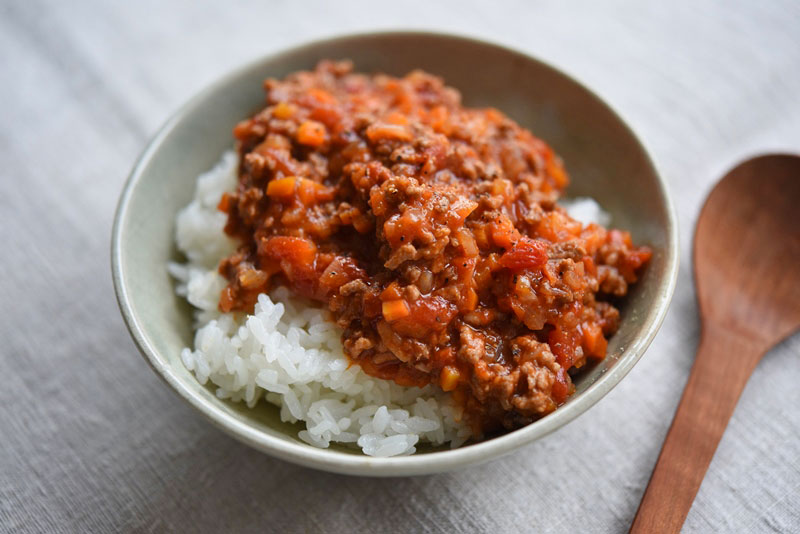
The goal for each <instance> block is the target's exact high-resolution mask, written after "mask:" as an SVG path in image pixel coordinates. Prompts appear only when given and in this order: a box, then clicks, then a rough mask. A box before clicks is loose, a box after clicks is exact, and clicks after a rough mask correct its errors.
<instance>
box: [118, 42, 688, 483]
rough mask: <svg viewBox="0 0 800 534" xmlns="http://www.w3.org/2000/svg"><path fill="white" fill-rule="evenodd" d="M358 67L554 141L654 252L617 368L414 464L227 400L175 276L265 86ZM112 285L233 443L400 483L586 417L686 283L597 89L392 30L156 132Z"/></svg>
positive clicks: (308, 53) (282, 56) (228, 94)
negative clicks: (202, 360)
mask: <svg viewBox="0 0 800 534" xmlns="http://www.w3.org/2000/svg"><path fill="white" fill-rule="evenodd" d="M343 58H349V59H351V60H353V61H354V63H355V69H356V70H357V71H361V72H367V73H371V72H386V73H389V74H394V75H403V74H405V73H407V72H409V71H411V70H413V69H417V68H419V69H424V70H426V71H428V72H431V73H433V74H436V75H439V76H441V77H443V78H444V79H445V81H446V83H447V84H448V85H451V86H453V87H456V88H458V89H459V90H460V91H461V93H462V95H463V102H464V104H465V105H467V106H492V107H495V108H498V109H500V110H502V111H503V112H505V113H506V114H508V115H509V116H510V117H511V118H513V119H514V120H516V121H517V122H519V123H520V124H521V125H523V126H525V127H527V128H529V129H531V130H532V131H533V133H534V134H535V135H537V136H539V137H541V138H542V139H544V140H545V141H546V142H548V143H549V144H550V145H551V146H552V147H553V148H554V149H555V151H556V152H557V153H558V154H559V155H560V156H561V157H562V158H563V160H564V162H565V165H566V168H567V171H568V172H569V174H570V176H571V179H572V185H571V186H570V188H569V190H568V193H569V195H570V196H592V197H594V198H595V199H596V200H597V201H599V202H600V204H601V205H602V206H603V207H604V208H605V209H606V210H607V211H609V212H610V213H611V214H612V217H613V221H612V225H613V226H615V227H618V228H622V229H627V230H629V231H630V232H631V233H632V235H633V239H634V241H635V242H636V243H641V244H647V245H649V246H650V247H651V248H652V249H653V251H654V255H653V258H652V261H651V263H650V265H649V266H648V268H647V269H646V272H645V273H644V276H643V277H642V279H641V280H640V282H639V283H638V284H636V285H635V286H634V288H633V290H632V291H631V293H630V294H629V296H628V297H627V298H626V299H625V301H624V303H623V305H622V307H621V312H622V322H621V327H620V330H619V332H618V333H617V334H616V335H614V336H613V338H612V339H611V341H610V343H609V353H608V357H607V358H606V359H605V360H604V361H603V362H601V363H600V364H598V365H595V366H594V367H592V368H590V369H587V370H586V371H585V372H582V373H581V374H580V375H579V376H578V377H577V379H576V381H575V384H576V393H575V395H573V396H572V397H571V398H570V399H569V400H568V402H567V403H565V404H564V405H563V406H561V407H560V408H559V409H558V410H557V411H556V412H554V413H553V414H550V415H548V416H547V417H545V418H543V419H541V420H539V421H537V422H535V423H533V424H531V425H528V426H527V427H525V428H522V429H519V430H517V431H515V432H511V433H508V434H505V435H502V436H498V437H495V438H493V439H490V440H487V441H484V442H481V443H476V444H471V445H466V446H463V447H461V448H459V449H456V450H452V451H451V450H449V449H446V448H445V449H442V448H440V449H433V448H430V447H427V448H426V447H421V448H420V450H419V452H418V453H417V454H415V455H413V456H410V457H401V458H388V459H382V458H370V457H366V456H364V455H362V454H361V453H360V452H358V451H354V450H352V449H348V448H345V447H332V448H331V449H327V450H321V449H316V448H313V447H311V446H309V445H306V444H305V443H303V442H302V441H300V440H299V439H298V438H297V431H298V430H299V429H300V428H301V427H299V426H298V425H291V424H287V423H283V422H281V421H280V418H279V415H278V409H277V408H275V407H273V406H271V405H267V404H266V403H263V402H262V403H260V404H259V405H258V407H257V408H256V409H252V410H250V409H248V408H246V407H245V406H244V405H243V404H236V403H231V402H228V401H224V400H220V399H218V398H217V397H216V396H215V395H214V389H213V388H212V387H204V386H201V385H200V384H199V383H198V382H197V381H196V380H195V378H194V376H193V375H192V374H191V373H190V372H188V371H187V370H186V369H185V367H184V366H183V364H182V362H181V359H180V351H181V349H182V348H183V347H185V346H190V345H191V344H192V338H193V333H192V314H191V310H190V307H189V305H188V304H187V303H186V302H185V301H184V300H183V299H181V298H179V297H177V296H176V295H175V292H174V283H173V280H172V279H171V278H170V277H169V275H168V274H167V271H166V263H167V262H168V261H173V260H180V259H181V258H180V255H179V253H178V252H177V250H176V248H175V244H174V231H175V226H174V221H175V215H176V214H177V212H178V211H179V210H180V209H181V208H182V207H184V206H185V205H186V204H187V203H188V202H189V201H190V199H191V197H192V194H193V189H194V186H195V179H196V177H197V176H198V174H200V173H201V172H204V171H206V170H207V169H209V168H210V167H211V166H212V165H213V164H214V163H215V162H216V161H217V160H218V159H219V157H220V156H221V154H222V153H223V152H224V151H225V150H226V149H229V148H231V147H232V144H233V138H232V135H231V129H232V128H233V126H234V125H235V124H236V123H237V122H238V121H239V120H241V119H243V118H245V117H247V116H249V115H250V114H252V113H253V112H254V111H256V110H258V109H259V108H260V106H262V105H263V102H264V92H263V89H262V81H263V80H264V79H265V78H267V77H282V76H285V75H286V74H289V73H291V72H293V71H296V70H301V69H310V68H313V66H314V65H315V64H316V63H317V61H319V60H320V59H343ZM112 268H113V275H114V285H115V289H116V291H117V298H118V301H119V304H120V309H121V310H122V313H123V316H124V318H125V321H126V323H127V325H128V327H129V329H130V330H131V334H132V336H133V337H134V340H135V341H136V343H137V345H138V346H139V348H140V350H141V351H142V353H143V354H144V355H145V357H146V358H147V360H148V361H149V363H150V364H151V365H152V367H153V368H154V369H155V370H156V371H157V372H158V373H159V375H161V376H162V377H163V378H164V379H165V380H166V381H167V382H168V383H169V384H170V385H171V386H172V387H173V388H174V389H175V390H176V391H177V392H178V394H180V395H181V396H182V397H183V398H184V399H186V400H187V401H188V402H190V403H191V404H192V405H193V406H195V407H196V408H197V409H198V410H200V411H201V412H202V413H203V414H204V415H206V416H207V417H208V418H209V419H210V420H211V421H212V422H214V423H215V424H217V425H218V426H219V427H221V428H222V429H224V430H225V431H227V432H229V433H231V434H232V435H233V436H235V437H237V438H238V439H240V440H242V441H244V442H246V443H248V444H250V445H252V446H254V447H256V448H258V449H260V450H263V451H265V452H267V453H269V454H272V455H274V456H277V457H280V458H283V459H285V460H288V461H292V462H295V463H299V464H303V465H307V466H311V467H315V468H319V469H324V470H328V471H334V472H340V473H348V474H360V475H372V476H393V475H412V474H423V473H431V472H437V471H444V470H448V469H453V468H456V467H459V466H463V465H467V464H471V463H476V462H480V461H485V460H488V459H490V458H493V457H496V456H499V455H502V454H505V453H508V452H510V451H512V450H514V449H516V448H518V447H519V446H521V445H523V444H525V443H529V442H531V441H533V440H535V439H537V438H539V437H541V436H544V435H546V434H548V433H549V432H552V431H553V430H555V429H557V428H558V427H560V426H562V425H563V424H565V423H567V422H568V421H570V420H572V419H573V418H574V417H576V416H577V415H579V414H580V413H582V412H584V411H585V410H586V409H588V408H589V407H590V406H591V405H592V404H594V403H595V402H597V401H598V400H599V399H600V398H601V397H602V396H603V395H605V394H606V393H607V392H608V391H609V390H610V389H611V388H612V387H613V386H614V385H616V384H617V383H618V382H619V380H620V379H621V378H622V377H623V376H624V375H625V374H627V372H628V371H629V370H630V369H631V367H632V366H633V364H634V363H636V361H637V360H638V359H639V358H640V357H641V355H642V354H643V353H644V351H645V349H646V348H647V346H648V345H649V343H650V341H651V340H652V338H653V336H654V335H655V333H656V331H657V330H658V327H659V326H660V323H661V321H662V319H663V317H664V315H665V313H666V310H667V307H668V304H669V300H670V298H671V295H672V291H673V288H674V284H675V277H676V273H677V237H676V225H675V220H674V216H673V210H672V207H671V204H670V201H669V199H668V196H667V192H666V188H665V187H664V184H663V183H662V181H661V179H660V178H659V176H658V173H657V172H656V169H655V168H654V166H653V164H652V162H651V160H650V158H649V157H648V154H647V152H646V150H645V149H644V147H643V146H642V145H641V143H640V142H639V141H638V140H637V138H636V136H635V135H634V134H633V132H632V131H631V130H630V129H629V128H628V127H627V126H626V125H625V123H624V122H623V120H622V119H621V118H620V117H619V116H618V115H617V114H616V113H614V112H613V111H612V110H611V109H610V108H609V107H608V106H607V105H606V104H604V103H603V102H602V101H601V100H600V99H599V98H598V97H597V96H595V95H594V94H593V93H592V92H590V91H589V90H588V89H586V88H585V87H583V86H582V85H580V84H579V83H577V82H576V81H574V80H573V79H571V78H569V77H568V76H566V75H564V74H562V73H560V72H559V71H557V70H555V69H553V68H552V67H549V66H547V65H546V64H544V63H542V62H540V61H538V60H535V59H533V58H530V57H528V56H526V55H523V54H521V53H518V52H515V51H512V50H509V49H507V48H503V47H500V46H497V45H493V44H488V43H484V42H480V41H476V40H473V39H467V38H463V37H456V36H450V35H441V34H432V33H419V32H393V33H378V34H366V35H355V36H346V37H340V38H335V39H330V40H326V41H320V42H316V43H312V44H309V45H306V46H301V47H299V48H294V49H292V50H289V51H286V52H282V53H279V54H275V55H271V56H268V57H266V58H264V59H261V60H259V61H257V62H255V63H252V64H250V65H248V66H246V67H244V68H242V69H240V70H237V71H235V72H233V73H232V74H229V75H227V76H225V77H224V78H222V79H221V80H220V81H219V82H217V83H216V84H214V85H213V86H211V87H210V88H208V89H206V90H205V91H203V92H202V93H200V94H199V95H198V96H196V97H195V98H194V99H192V100H191V101H190V102H189V103H188V104H186V105H185V106H184V107H183V108H182V109H181V110H180V111H178V113H177V114H176V115H175V116H173V117H172V118H171V119H170V120H169V121H168V122H167V123H166V124H165V125H164V127H163V128H162V129H161V130H160V131H159V133H158V134H157V135H156V136H155V138H154V139H153V140H152V141H151V142H150V144H149V145H148V147H147V148H146V149H145V151H144V152H143V154H142V155H141V157H140V159H139V161H138V162H137V164H136V166H135V168H134V170H133V171H132V173H131V176H130V178H129V180H128V183H127V184H126V186H125V189H124V191H123V194H122V197H121V199H120V203H119V207H118V210H117V218H116V220H115V225H114V231H113V243H112Z"/></svg>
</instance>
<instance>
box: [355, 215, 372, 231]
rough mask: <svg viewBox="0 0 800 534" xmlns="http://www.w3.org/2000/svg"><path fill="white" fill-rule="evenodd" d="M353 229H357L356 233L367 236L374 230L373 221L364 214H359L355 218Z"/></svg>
mask: <svg viewBox="0 0 800 534" xmlns="http://www.w3.org/2000/svg"><path fill="white" fill-rule="evenodd" d="M353 228H355V229H356V232H358V233H359V234H366V233H367V232H369V231H370V230H372V221H371V220H370V218H369V217H367V216H366V215H364V214H363V213H359V214H358V215H357V216H356V217H354V218H353Z"/></svg>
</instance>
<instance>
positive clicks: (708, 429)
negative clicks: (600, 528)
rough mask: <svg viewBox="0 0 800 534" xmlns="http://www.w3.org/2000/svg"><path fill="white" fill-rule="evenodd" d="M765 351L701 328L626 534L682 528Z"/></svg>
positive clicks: (744, 340)
mask: <svg viewBox="0 0 800 534" xmlns="http://www.w3.org/2000/svg"><path fill="white" fill-rule="evenodd" d="M764 352H765V350H764V349H763V348H762V347H761V346H759V345H758V344H757V343H756V342H754V341H753V340H752V339H748V338H746V337H745V336H743V335H737V334H736V333H733V332H730V331H727V330H725V329H723V328H719V327H713V326H712V327H708V326H706V325H704V326H703V333H702V335H701V340H700V346H699V347H698V350H697V356H696V358H695V362H694V365H693V366H692V371H691V374H690V375H689V380H688V382H687V383H686V388H685V389H684V390H683V396H682V397H681V402H680V404H679V405H678V410H677V412H676V413H675V418H674V419H673V420H672V425H671V426H670V429H669V432H668V433H667V438H666V440H665V441H664V445H663V447H662V448H661V454H660V455H659V457H658V462H657V463H656V467H655V469H654V470H653V474H652V476H651V477H650V483H649V484H648V486H647V489H646V490H645V493H644V497H642V502H641V504H640V505H639V510H638V511H637V512H636V517H635V518H634V520H633V524H632V525H631V530H630V532H631V533H633V534H642V533H648V534H649V533H652V532H661V533H670V532H675V533H677V532H680V530H681V527H682V526H683V522H684V521H685V520H686V515H687V514H688V513H689V508H691V506H692V501H694V498H695V495H697V490H698V489H699V488H700V483H701V482H702V481H703V477H704V476H705V473H706V470H707V469H708V465H709V464H710V463H711V458H712V457H713V456H714V451H715V450H716V449H717V445H718V444H719V441H720V439H721V438H722V434H723V433H724V432H725V427H726V426H727V425H728V420H729V419H730V417H731V414H733V410H734V408H735V407H736V402H737V401H738V400H739V396H740V394H741V392H742V390H743V389H744V386H745V385H746V384H747V380H748V379H749V378H750V375H751V374H752V372H753V369H755V366H756V364H757V363H758V361H759V359H760V358H761V356H762V354H763V353H764Z"/></svg>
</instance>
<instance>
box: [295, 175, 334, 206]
mask: <svg viewBox="0 0 800 534" xmlns="http://www.w3.org/2000/svg"><path fill="white" fill-rule="evenodd" d="M333 195H334V190H333V189H332V188H330V187H327V186H325V185H324V184H321V183H319V182H315V181H314V180H309V179H308V178H300V179H299V180H298V185H297V196H298V197H300V201H301V202H302V203H303V204H305V205H307V206H308V205H311V204H314V203H316V202H320V201H326V200H331V199H332V198H333Z"/></svg>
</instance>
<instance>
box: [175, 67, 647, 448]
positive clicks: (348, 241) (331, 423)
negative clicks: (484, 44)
mask: <svg viewBox="0 0 800 534" xmlns="http://www.w3.org/2000/svg"><path fill="white" fill-rule="evenodd" d="M265 88H266V90H267V107H266V108H264V110H263V111H261V112H259V113H258V114H256V115H255V116H254V117H252V118H251V119H247V120H245V121H243V122H242V123H240V124H239V125H237V127H236V128H235V130H234V135H235V137H236V139H237V147H236V148H237V152H236V153H234V152H230V153H227V154H225V155H224V156H223V158H222V160H221V161H220V162H219V164H218V165H217V166H216V167H215V168H214V169H212V170H211V171H209V172H207V173H206V174H204V175H202V176H200V177H199V178H198V181H197V189H196V192H195V197H194V200H193V201H192V202H191V204H190V205H189V206H187V207H186V208H185V209H184V210H183V211H182V212H181V213H180V214H179V215H178V219H177V243H178V248H179V249H180V250H181V251H183V252H184V254H185V255H186V257H187V259H188V262H187V263H186V264H181V265H177V264H172V265H170V267H169V268H170V271H171V273H172V274H173V275H174V276H175V277H176V278H177V279H178V280H179V284H178V288H177V290H178V292H179V294H181V295H183V296H185V297H186V298H187V299H188V301H189V302H190V303H191V304H192V305H193V306H194V307H195V308H197V312H196V322H197V331H196V336H195V343H194V349H193V350H192V349H189V348H187V349H184V351H183V353H182V359H183V362H184V364H185V365H186V367H187V368H188V369H189V370H190V371H193V372H194V374H195V375H196V377H197V379H198V380H199V381H200V382H201V383H206V382H207V381H209V380H210V381H211V382H212V383H213V384H214V385H215V386H216V391H217V395H218V396H219V397H221V398H228V399H231V400H233V401H242V402H246V403H247V404H248V406H251V407H252V406H255V405H256V403H257V402H258V401H259V400H260V399H262V398H263V399H265V400H266V401H267V402H271V403H273V404H276V405H278V406H280V408H281V419H282V420H284V421H289V422H298V421H301V422H303V424H304V425H305V429H304V430H301V431H300V432H299V434H298V437H299V438H300V439H302V440H303V441H305V442H307V443H309V444H311V445H314V446H318V447H328V446H329V445H330V443H331V442H338V443H344V444H353V445H354V446H358V447H360V448H361V450H362V451H363V452H364V453H365V454H367V455H370V456H396V455H404V454H411V453H413V452H415V450H416V449H415V447H416V445H417V443H418V442H420V441H421V442H427V443H430V444H432V445H442V444H449V445H450V446H451V447H457V446H459V445H461V444H463V443H464V442H465V441H467V440H469V439H480V438H481V437H483V436H486V435H490V434H492V433H496V432H498V431H502V430H506V429H513V428H518V427H519V426H522V425H525V424H528V423H530V422H532V421H534V420H536V419H538V418H540V417H542V416H544V415H546V414H548V413H550V412H552V411H553V410H555V409H556V408H557V407H558V405H560V404H561V403H563V402H564V401H565V400H566V399H567V398H568V397H569V395H570V394H571V392H572V389H573V386H572V381H571V378H570V373H574V372H576V371H577V369H579V368H581V367H582V366H583V365H585V364H586V363H587V362H591V361H592V360H599V359H602V358H603V357H604V356H605V351H606V339H607V337H608V336H610V335H612V334H613V332H614V331H615V330H616V329H617V327H618V321H619V314H618V312H617V310H616V308H615V307H614V305H613V303H612V302H611V300H612V299H616V298H620V297H623V296H624V295H625V294H626V292H627V288H628V285H629V284H631V283H634V282H635V281H636V279H637V275H638V273H639V271H640V269H641V268H642V267H643V265H644V264H645V263H646V262H647V261H648V259H649V256H650V252H649V250H648V249H647V248H644V247H635V246H633V244H632V243H631V241H630V236H629V234H628V233H627V232H622V231H619V230H606V229H605V228H603V227H602V224H607V220H604V214H603V213H602V210H601V209H600V208H599V207H598V206H597V205H596V203H594V202H593V201H592V200H591V199H582V200H580V201H579V202H576V203H574V204H573V205H572V206H571V208H570V209H571V210H573V213H576V217H577V218H582V219H584V220H583V221H579V220H576V218H573V217H571V216H570V215H569V214H568V213H567V211H566V210H565V209H564V208H563V207H562V206H559V204H557V203H556V201H557V199H558V198H559V196H560V195H561V193H562V191H563V190H564V188H565V187H566V185H567V182H568V178H567V175H566V172H565V171H564V169H563V167H562V165H561V163H560V161H559V160H558V158H557V157H556V156H555V154H554V153H553V151H552V150H551V149H550V148H549V147H548V146H547V145H546V144H545V143H544V142H543V141H541V140H539V139H537V138H536V137H534V136H533V135H532V134H531V133H530V132H528V131H527V130H524V129H522V128H521V127H519V126H518V125H517V124H516V123H514V122H513V121H511V120H510V119H508V118H507V117H505V116H504V115H503V114H502V113H501V112H499V111H497V110H494V109H469V108H464V107H462V106H461V103H460V96H459V94H458V92H457V91H455V90H454V89H451V88H448V87H446V86H444V85H443V83H442V82H441V80H439V79H438V78H436V77H434V76H431V75H429V74H426V73H423V72H420V71H416V72H413V73H411V74H409V75H407V76H406V77H404V78H393V77H390V76H386V75H380V74H379V75H374V76H366V75H361V74H354V73H352V72H351V67H350V65H349V64H347V63H331V62H322V63H320V65H319V66H318V67H317V69H316V70H315V71H312V72H301V73H295V74H293V75H290V76H289V77H287V78H286V79H285V80H283V81H279V80H267V82H265ZM598 223H600V224H598Z"/></svg>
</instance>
